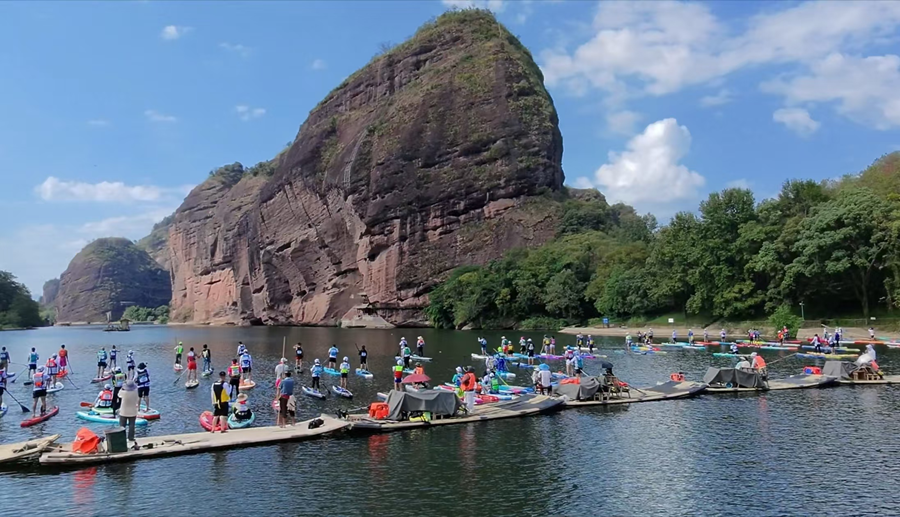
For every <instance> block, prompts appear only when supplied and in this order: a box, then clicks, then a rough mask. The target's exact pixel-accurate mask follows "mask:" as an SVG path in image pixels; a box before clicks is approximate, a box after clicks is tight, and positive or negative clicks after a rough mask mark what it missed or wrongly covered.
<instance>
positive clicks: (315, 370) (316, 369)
mask: <svg viewBox="0 0 900 517" xmlns="http://www.w3.org/2000/svg"><path fill="white" fill-rule="evenodd" d="M323 371H324V369H323V368H322V365H321V364H319V360H318V359H316V360H315V362H314V363H313V367H312V368H311V369H310V371H309V373H310V375H312V382H311V387H312V389H314V390H316V391H318V390H319V379H320V378H321V377H322V372H323Z"/></svg>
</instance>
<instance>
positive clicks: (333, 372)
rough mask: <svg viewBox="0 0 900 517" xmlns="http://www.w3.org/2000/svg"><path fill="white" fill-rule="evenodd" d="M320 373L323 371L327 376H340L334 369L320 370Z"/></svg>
mask: <svg viewBox="0 0 900 517" xmlns="http://www.w3.org/2000/svg"><path fill="white" fill-rule="evenodd" d="M322 371H324V372H325V373H327V374H328V375H340V374H341V372H339V371H337V370H335V369H334V368H322Z"/></svg>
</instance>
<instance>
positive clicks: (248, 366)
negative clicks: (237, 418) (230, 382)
mask: <svg viewBox="0 0 900 517" xmlns="http://www.w3.org/2000/svg"><path fill="white" fill-rule="evenodd" d="M241 376H242V378H241V382H242V383H249V382H250V381H251V378H252V376H253V358H252V357H250V352H248V351H247V350H246V349H244V353H243V354H241ZM226 416H227V415H226Z"/></svg>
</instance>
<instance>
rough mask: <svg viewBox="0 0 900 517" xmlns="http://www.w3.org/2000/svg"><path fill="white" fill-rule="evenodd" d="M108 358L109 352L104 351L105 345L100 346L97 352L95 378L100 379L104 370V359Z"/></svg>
mask: <svg viewBox="0 0 900 517" xmlns="http://www.w3.org/2000/svg"><path fill="white" fill-rule="evenodd" d="M108 358H109V354H107V353H106V347H102V346H101V347H100V351H98V352H97V378H98V379H100V378H102V377H103V373H104V370H106V360H107V359H108Z"/></svg>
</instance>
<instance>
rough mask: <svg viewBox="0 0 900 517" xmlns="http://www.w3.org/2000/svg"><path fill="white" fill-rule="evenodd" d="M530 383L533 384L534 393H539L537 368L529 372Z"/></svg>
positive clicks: (539, 373)
mask: <svg viewBox="0 0 900 517" xmlns="http://www.w3.org/2000/svg"><path fill="white" fill-rule="evenodd" d="M531 383H532V384H534V391H535V392H536V393H541V369H540V368H539V367H538V366H535V367H534V369H533V370H532V371H531Z"/></svg>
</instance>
